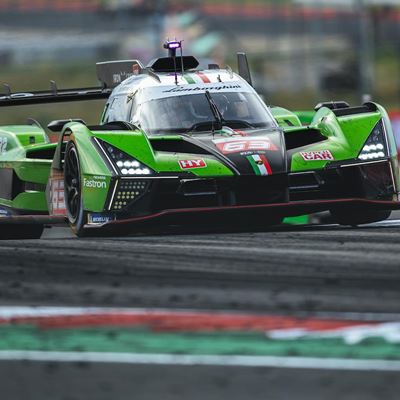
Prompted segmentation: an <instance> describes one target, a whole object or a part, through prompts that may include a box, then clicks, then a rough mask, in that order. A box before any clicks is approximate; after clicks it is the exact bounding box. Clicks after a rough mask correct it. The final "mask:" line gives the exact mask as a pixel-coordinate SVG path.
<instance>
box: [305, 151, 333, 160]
mask: <svg viewBox="0 0 400 400" xmlns="http://www.w3.org/2000/svg"><path fill="white" fill-rule="evenodd" d="M300 155H301V156H302V157H303V160H304V161H333V160H334V159H335V157H333V155H332V153H331V152H330V151H329V150H320V151H302V152H301V153H300Z"/></svg>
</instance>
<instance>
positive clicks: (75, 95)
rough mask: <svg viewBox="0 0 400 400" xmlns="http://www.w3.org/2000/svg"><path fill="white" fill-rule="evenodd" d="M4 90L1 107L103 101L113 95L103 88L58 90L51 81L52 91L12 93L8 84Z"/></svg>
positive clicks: (0, 102)
mask: <svg viewBox="0 0 400 400" xmlns="http://www.w3.org/2000/svg"><path fill="white" fill-rule="evenodd" d="M4 88H5V89H6V90H5V93H0V107H11V106H23V105H34V104H46V103H63V102H72V101H83V100H101V99H107V98H108V97H109V96H110V94H111V89H107V88H103V87H88V88H76V89H58V88H57V85H56V83H55V82H54V81H50V90H41V91H32V92H18V93H12V91H11V87H10V86H9V85H8V84H5V85H4Z"/></svg>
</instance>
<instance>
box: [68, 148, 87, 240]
mask: <svg viewBox="0 0 400 400" xmlns="http://www.w3.org/2000/svg"><path fill="white" fill-rule="evenodd" d="M64 190H65V206H66V209H67V218H68V222H69V225H70V227H71V229H72V231H73V232H74V233H75V234H76V235H77V236H84V234H85V231H84V225H85V217H86V214H85V211H84V209H83V201H82V180H81V169H80V162H79V154H78V150H77V148H76V146H75V143H74V142H69V143H68V144H67V147H66V150H65V158H64Z"/></svg>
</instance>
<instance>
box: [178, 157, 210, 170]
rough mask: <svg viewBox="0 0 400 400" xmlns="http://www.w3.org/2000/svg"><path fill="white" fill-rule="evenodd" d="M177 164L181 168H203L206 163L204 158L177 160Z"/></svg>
mask: <svg viewBox="0 0 400 400" xmlns="http://www.w3.org/2000/svg"><path fill="white" fill-rule="evenodd" d="M178 162H179V166H180V167H181V169H195V168H205V167H207V164H206V162H205V161H204V160H202V159H198V160H179V161H178Z"/></svg>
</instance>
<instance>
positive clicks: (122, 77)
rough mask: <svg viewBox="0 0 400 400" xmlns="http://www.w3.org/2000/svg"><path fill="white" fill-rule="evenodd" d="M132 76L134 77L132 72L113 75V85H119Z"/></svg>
mask: <svg viewBox="0 0 400 400" xmlns="http://www.w3.org/2000/svg"><path fill="white" fill-rule="evenodd" d="M133 75H134V73H133V72H132V73H129V72H126V71H121V72H120V73H116V74H113V82H114V83H121V82H123V81H124V80H126V79H128V78H130V77H131V76H133Z"/></svg>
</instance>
